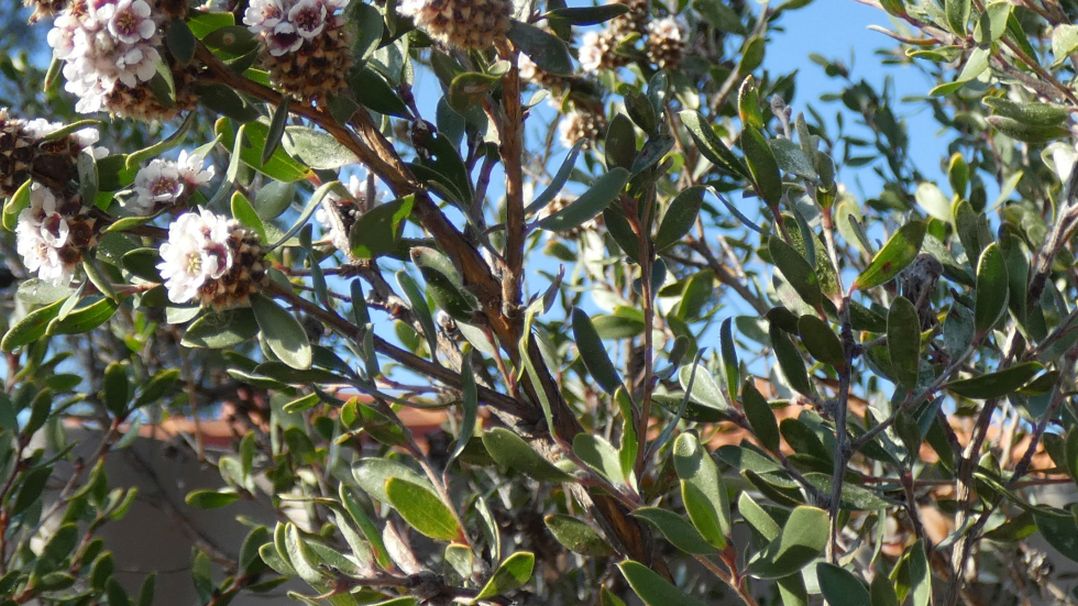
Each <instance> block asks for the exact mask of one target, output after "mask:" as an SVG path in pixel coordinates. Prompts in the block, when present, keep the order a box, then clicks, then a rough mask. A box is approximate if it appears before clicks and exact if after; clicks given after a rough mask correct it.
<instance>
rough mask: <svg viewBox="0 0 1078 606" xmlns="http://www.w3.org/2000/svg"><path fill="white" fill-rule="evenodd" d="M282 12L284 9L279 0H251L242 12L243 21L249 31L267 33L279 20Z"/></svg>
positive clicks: (282, 15)
mask: <svg viewBox="0 0 1078 606" xmlns="http://www.w3.org/2000/svg"><path fill="white" fill-rule="evenodd" d="M284 14H285V10H284V7H283V6H281V3H280V0H251V3H250V4H249V5H247V10H246V11H245V12H244V13H243V23H244V24H245V25H246V26H247V29H249V30H251V33H254V34H260V33H262V32H266V33H269V32H272V31H273V28H274V27H276V25H277V24H278V23H280V22H281V19H283V18H284Z"/></svg>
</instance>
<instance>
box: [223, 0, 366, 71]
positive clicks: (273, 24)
mask: <svg viewBox="0 0 1078 606" xmlns="http://www.w3.org/2000/svg"><path fill="white" fill-rule="evenodd" d="M346 5H347V2H345V1H344V0H298V1H295V0H251V3H250V4H249V5H248V6H247V11H246V12H245V13H244V14H243V23H244V25H246V26H247V29H249V30H251V32H252V33H254V34H256V35H258V36H260V37H261V38H262V40H263V41H264V42H265V44H266V49H267V50H269V53H270V54H271V55H273V56H274V57H280V56H281V55H284V54H286V53H291V52H295V51H297V50H299V48H300V47H301V46H303V43H304V42H306V41H307V40H311V39H312V38H314V37H315V36H318V35H319V34H321V33H322V32H323V31H325V29H326V27H327V25H329V26H332V25H334V24H333V23H331V21H332V20H334V19H336V17H335V14H336V12H337V11H338V10H340V9H343V8H344V7H345V6H346Z"/></svg>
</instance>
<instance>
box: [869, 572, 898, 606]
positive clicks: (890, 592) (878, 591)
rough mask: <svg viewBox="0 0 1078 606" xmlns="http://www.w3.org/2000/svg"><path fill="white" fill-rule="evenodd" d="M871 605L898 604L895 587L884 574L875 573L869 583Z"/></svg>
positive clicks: (895, 605)
mask: <svg viewBox="0 0 1078 606" xmlns="http://www.w3.org/2000/svg"><path fill="white" fill-rule="evenodd" d="M869 594H870V595H871V597H872V600H871V604H872V606H899V603H898V596H897V595H895V588H894V586H893V585H891V581H890V580H888V579H887V577H886V576H885V575H882V574H877V575H876V576H875V577H874V578H873V579H872V584H871V585H869Z"/></svg>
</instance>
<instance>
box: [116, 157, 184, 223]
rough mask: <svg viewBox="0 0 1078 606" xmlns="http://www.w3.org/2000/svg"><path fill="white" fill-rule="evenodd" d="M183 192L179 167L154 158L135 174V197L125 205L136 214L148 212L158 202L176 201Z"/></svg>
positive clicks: (169, 202) (151, 210) (168, 202)
mask: <svg viewBox="0 0 1078 606" xmlns="http://www.w3.org/2000/svg"><path fill="white" fill-rule="evenodd" d="M183 193H184V180H183V178H182V177H181V175H180V169H179V167H177V166H176V164H175V163H174V162H169V161H168V160H154V161H153V162H150V163H149V164H147V165H146V166H144V167H142V168H140V169H139V171H138V174H136V175H135V197H134V198H133V199H128V200H127V202H126V203H125V205H126V206H128V207H130V208H131V209H132V210H133V211H134V212H136V213H138V214H149V213H151V212H153V210H154V209H155V208H156V207H157V206H158V205H159V204H171V203H174V202H177V201H178V200H179V199H180V196H182V195H183Z"/></svg>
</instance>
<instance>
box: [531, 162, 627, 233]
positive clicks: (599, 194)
mask: <svg viewBox="0 0 1078 606" xmlns="http://www.w3.org/2000/svg"><path fill="white" fill-rule="evenodd" d="M628 181H629V171H627V170H625V169H624V168H620V167H618V168H613V169H611V170H609V171H608V172H607V173H606V174H604V175H603V176H601V177H599V178H598V179H596V180H595V183H594V184H592V186H591V188H590V189H588V191H586V192H584V193H583V194H582V195H581V196H580V197H578V198H577V199H576V200H573V201H572V202H571V203H569V204H568V205H567V206H566V207H564V208H562V209H560V210H559V211H558V212H556V213H554V214H552V215H549V216H546V217H544V218H542V219H540V220H539V222H538V223H537V226H538V227H539V228H540V229H546V230H550V231H566V230H570V229H574V228H576V227H579V226H580V225H581V224H583V223H584V222H586V221H589V220H591V219H592V218H594V217H595V216H596V215H598V214H599V213H601V212H603V209H604V208H606V207H607V206H609V205H610V203H611V202H613V201H614V200H616V199H617V197H618V196H619V195H620V194H621V190H622V188H624V187H625V184H626V183H628Z"/></svg>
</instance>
